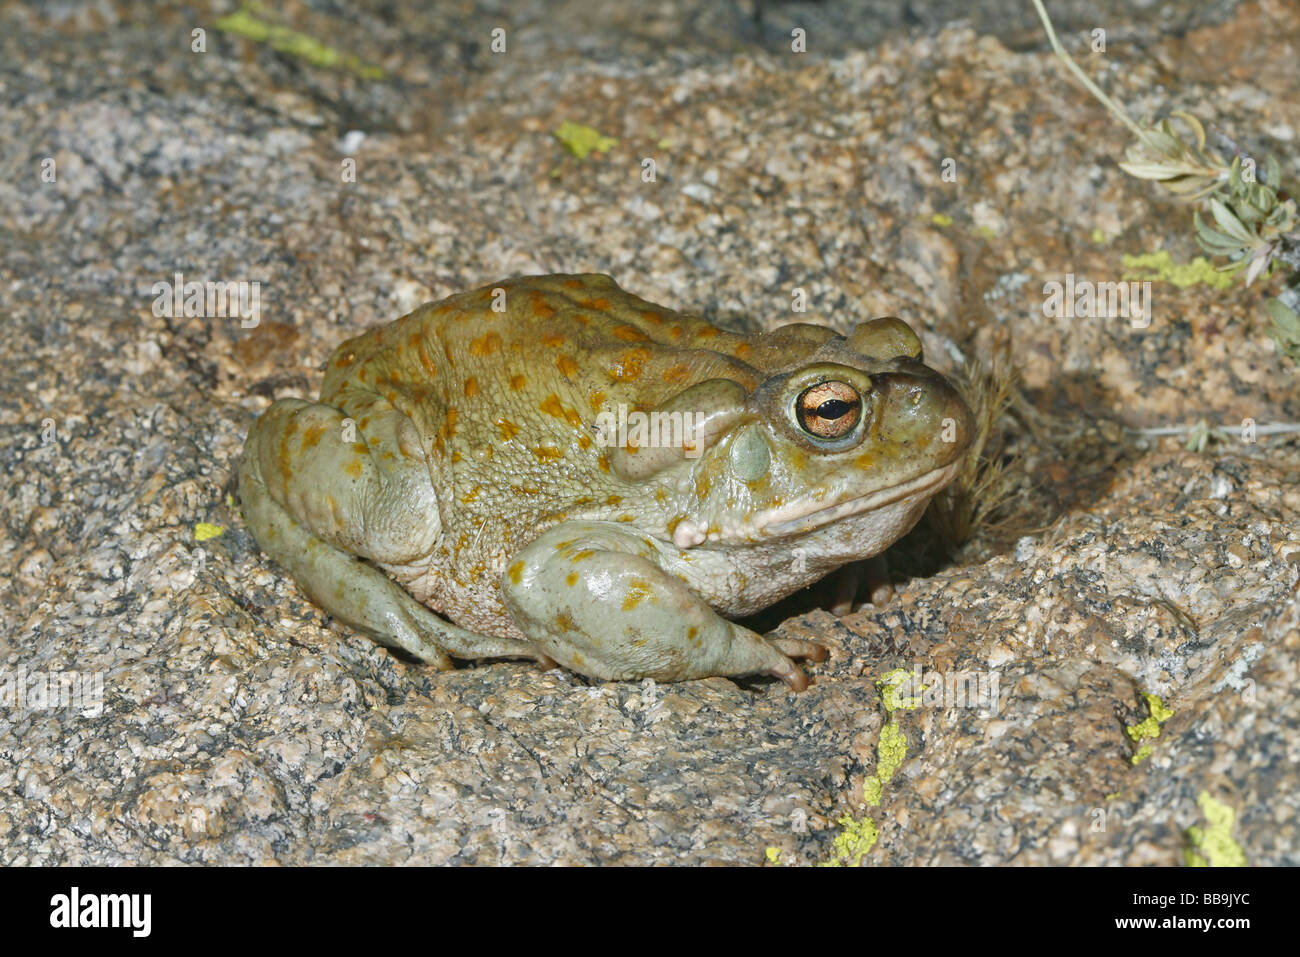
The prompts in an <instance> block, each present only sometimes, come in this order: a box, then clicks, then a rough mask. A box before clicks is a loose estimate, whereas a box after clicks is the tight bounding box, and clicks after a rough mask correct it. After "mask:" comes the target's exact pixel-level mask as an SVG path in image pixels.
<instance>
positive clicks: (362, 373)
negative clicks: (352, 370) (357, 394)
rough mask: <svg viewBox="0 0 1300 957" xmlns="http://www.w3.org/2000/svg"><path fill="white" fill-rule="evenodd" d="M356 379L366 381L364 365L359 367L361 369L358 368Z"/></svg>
mask: <svg viewBox="0 0 1300 957" xmlns="http://www.w3.org/2000/svg"><path fill="white" fill-rule="evenodd" d="M357 381H358V382H365V381H366V369H365V366H362V367H361V370H360V371H359V372H357Z"/></svg>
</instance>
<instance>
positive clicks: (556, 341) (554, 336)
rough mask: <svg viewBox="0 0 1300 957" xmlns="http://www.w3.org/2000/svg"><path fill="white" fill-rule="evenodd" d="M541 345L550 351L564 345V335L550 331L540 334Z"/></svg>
mask: <svg viewBox="0 0 1300 957" xmlns="http://www.w3.org/2000/svg"><path fill="white" fill-rule="evenodd" d="M541 343H542V345H544V346H550V347H551V348H552V349H555V348H558V347H559V346H562V345H564V333H562V332H556V331H555V330H554V329H552V330H551V331H550V332H544V333H542V338H541Z"/></svg>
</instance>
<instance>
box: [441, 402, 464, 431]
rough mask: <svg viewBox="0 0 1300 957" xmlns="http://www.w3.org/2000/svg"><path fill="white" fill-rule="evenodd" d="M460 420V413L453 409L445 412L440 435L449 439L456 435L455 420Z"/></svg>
mask: <svg viewBox="0 0 1300 957" xmlns="http://www.w3.org/2000/svg"><path fill="white" fill-rule="evenodd" d="M459 418H460V413H459V412H457V411H456V409H455V407H453V408H450V409H448V410H447V417H446V418H445V419H443V420H442V435H443V436H444V437H446V438H451V437H452V436H453V435H455V434H456V420H457V419H459Z"/></svg>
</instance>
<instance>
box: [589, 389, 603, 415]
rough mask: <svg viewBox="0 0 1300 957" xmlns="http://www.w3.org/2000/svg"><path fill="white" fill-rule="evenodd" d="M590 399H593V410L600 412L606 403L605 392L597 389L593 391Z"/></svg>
mask: <svg viewBox="0 0 1300 957" xmlns="http://www.w3.org/2000/svg"><path fill="white" fill-rule="evenodd" d="M589 399H590V401H591V410H592V411H593V412H599V411H600V409H601V406H603V405H604V404H605V393H603V392H601V391H600V390H599V389H597V390H595V391H593V392H592V393H591V395H590V396H589Z"/></svg>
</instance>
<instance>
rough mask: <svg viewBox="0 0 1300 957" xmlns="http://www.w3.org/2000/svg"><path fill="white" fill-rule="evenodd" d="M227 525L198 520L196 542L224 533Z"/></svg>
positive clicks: (195, 534)
mask: <svg viewBox="0 0 1300 957" xmlns="http://www.w3.org/2000/svg"><path fill="white" fill-rule="evenodd" d="M225 531H226V526H224V525H213V524H211V523H209V522H196V523H195V525H194V540H195V541H196V542H206V541H207V540H208V539H209V538H216V537H217V536H218V535H222V534H224V533H225Z"/></svg>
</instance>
